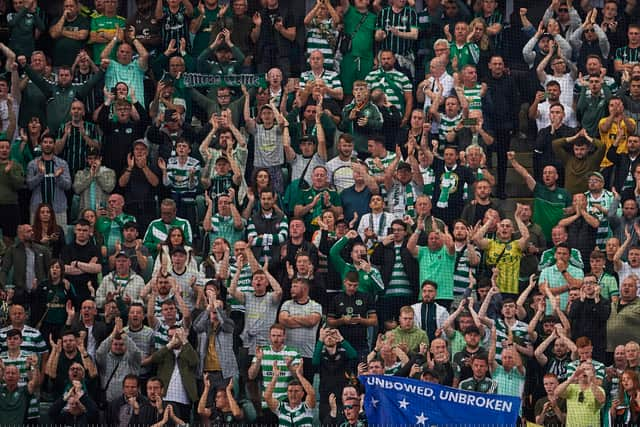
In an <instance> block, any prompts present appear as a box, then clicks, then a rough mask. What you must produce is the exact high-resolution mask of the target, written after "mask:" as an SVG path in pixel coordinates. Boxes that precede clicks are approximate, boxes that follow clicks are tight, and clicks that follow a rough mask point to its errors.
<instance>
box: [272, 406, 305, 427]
mask: <svg viewBox="0 0 640 427" xmlns="http://www.w3.org/2000/svg"><path fill="white" fill-rule="evenodd" d="M275 414H276V415H277V416H278V425H279V427H311V426H313V408H309V407H308V406H307V403H306V402H302V403H301V404H300V405H298V406H297V407H295V408H292V407H290V406H289V402H280V405H279V406H278V408H277V409H276V410H275Z"/></svg>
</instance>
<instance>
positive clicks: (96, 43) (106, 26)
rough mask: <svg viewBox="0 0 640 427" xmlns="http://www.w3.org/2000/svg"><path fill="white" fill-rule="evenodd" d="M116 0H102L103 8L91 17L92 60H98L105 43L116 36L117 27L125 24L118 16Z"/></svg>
mask: <svg viewBox="0 0 640 427" xmlns="http://www.w3.org/2000/svg"><path fill="white" fill-rule="evenodd" d="M117 3H118V2H117V0H103V5H104V9H103V10H102V11H100V12H98V13H97V16H95V17H93V18H92V19H91V32H90V33H89V43H91V44H93V61H94V62H96V63H98V62H100V58H101V54H102V51H103V50H104V48H105V46H107V43H109V42H110V41H111V40H112V39H113V38H114V37H117V33H118V30H119V29H123V28H124V27H125V26H126V21H125V19H124V18H123V17H122V16H118V14H117V13H118V5H117Z"/></svg>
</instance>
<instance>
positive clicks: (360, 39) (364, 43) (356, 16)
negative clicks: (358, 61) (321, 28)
mask: <svg viewBox="0 0 640 427" xmlns="http://www.w3.org/2000/svg"><path fill="white" fill-rule="evenodd" d="M365 14H366V18H364V20H363V19H362V18H363V15H365ZM343 19H344V32H345V33H347V34H350V35H351V36H352V40H351V45H352V49H351V55H353V56H354V57H356V58H365V59H371V58H373V33H374V31H375V27H376V15H375V14H373V13H371V12H369V11H366V12H365V13H364V14H362V13H360V12H358V10H357V9H356V8H355V7H354V6H352V5H349V8H348V9H347V12H346V13H345V14H344V18H343ZM361 21H362V24H360V22H361ZM358 26H359V28H358V31H356V28H357V27H358Z"/></svg>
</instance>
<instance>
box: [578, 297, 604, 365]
mask: <svg viewBox="0 0 640 427" xmlns="http://www.w3.org/2000/svg"><path fill="white" fill-rule="evenodd" d="M610 313H611V303H610V301H609V300H607V299H604V298H600V301H599V302H598V304H596V303H595V300H593V299H588V298H585V300H584V301H580V300H579V299H578V300H576V301H574V302H572V303H571V310H570V311H569V315H568V316H567V317H568V318H569V322H571V339H573V340H574V341H575V340H576V339H578V338H579V337H588V338H589V339H591V342H592V343H593V358H594V359H596V360H603V359H602V357H604V355H605V354H604V351H605V349H606V348H607V328H606V326H607V319H609V314H610ZM599 357H600V359H599Z"/></svg>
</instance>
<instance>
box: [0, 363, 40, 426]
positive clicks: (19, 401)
mask: <svg viewBox="0 0 640 427" xmlns="http://www.w3.org/2000/svg"><path fill="white" fill-rule="evenodd" d="M32 368H33V367H32ZM0 374H2V376H3V378H4V384H3V385H1V386H0V418H1V419H2V424H3V425H22V424H24V421H25V414H26V413H27V412H26V411H27V406H28V405H29V401H30V400H31V396H32V395H33V394H34V393H35V391H36V389H37V388H38V384H39V382H40V375H39V374H38V369H32V370H31V379H30V380H29V382H28V383H27V385H26V386H22V387H18V381H19V380H20V369H19V367H18V366H17V365H8V366H4V365H3V369H0Z"/></svg>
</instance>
